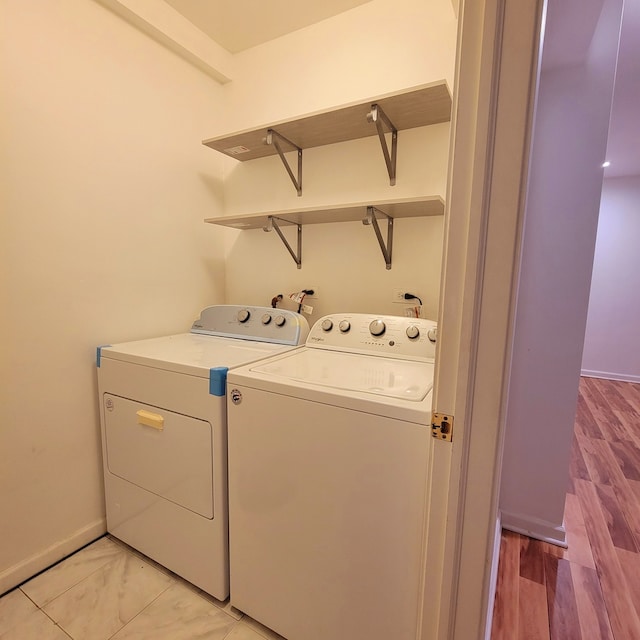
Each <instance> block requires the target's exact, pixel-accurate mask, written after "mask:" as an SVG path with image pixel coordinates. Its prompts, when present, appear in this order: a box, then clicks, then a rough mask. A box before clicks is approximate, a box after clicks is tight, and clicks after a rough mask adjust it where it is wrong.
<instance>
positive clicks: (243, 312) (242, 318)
mask: <svg viewBox="0 0 640 640" xmlns="http://www.w3.org/2000/svg"><path fill="white" fill-rule="evenodd" d="M250 317H251V312H250V311H249V309H240V311H238V322H246V321H247V320H248V319H249V318H250Z"/></svg>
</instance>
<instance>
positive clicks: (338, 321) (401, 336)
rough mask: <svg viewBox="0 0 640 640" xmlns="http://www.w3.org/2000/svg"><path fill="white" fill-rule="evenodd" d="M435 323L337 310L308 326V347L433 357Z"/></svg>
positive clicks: (418, 319) (435, 336)
mask: <svg viewBox="0 0 640 640" xmlns="http://www.w3.org/2000/svg"><path fill="white" fill-rule="evenodd" d="M437 332H438V323H437V322H434V321H432V320H425V319H423V318H405V317H403V316H385V315H372V314H367V313H336V314H332V315H330V316H324V317H323V318H320V319H319V320H318V321H317V322H316V323H315V324H314V325H313V327H312V328H311V331H310V332H309V337H308V338H307V343H306V344H307V347H318V348H322V349H332V350H338V351H347V352H353V353H369V354H374V353H375V354H378V355H382V356H388V357H391V358H408V359H416V360H418V359H425V358H426V359H432V358H435V345H436V340H437Z"/></svg>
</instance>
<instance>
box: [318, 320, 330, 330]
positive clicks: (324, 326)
mask: <svg viewBox="0 0 640 640" xmlns="http://www.w3.org/2000/svg"><path fill="white" fill-rule="evenodd" d="M320 326H321V327H322V330H323V331H331V329H333V320H331V318H327V319H326V320H323V321H322V324H321V325H320Z"/></svg>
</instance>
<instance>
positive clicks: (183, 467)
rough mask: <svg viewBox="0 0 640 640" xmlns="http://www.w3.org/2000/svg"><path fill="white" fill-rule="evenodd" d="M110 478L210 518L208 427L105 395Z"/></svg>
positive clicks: (211, 495)
mask: <svg viewBox="0 0 640 640" xmlns="http://www.w3.org/2000/svg"><path fill="white" fill-rule="evenodd" d="M103 402H104V415H105V437H106V450H107V467H108V470H109V472H110V473H112V474H113V475H116V476H118V477H120V478H122V479H123V480H126V481H128V482H131V483H133V484H135V485H136V486H138V487H140V488H142V489H145V490H146V491H150V492H151V493H153V494H155V495H157V496H160V497H161V498H165V499H166V500H170V501H171V502H174V503H176V504H178V505H180V506H182V507H184V508H185V509H189V510H190V511H193V512H195V513H197V514H199V515H201V516H204V517H205V518H209V519H211V518H213V513H214V507H213V437H212V426H211V424H210V423H209V422H207V421H206V420H198V419H196V418H191V417H189V416H185V415H182V414H179V413H173V412H172V411H167V410H166V409H160V408H158V407H153V406H149V405H145V404H141V403H139V402H135V401H133V400H129V399H127V398H122V397H120V396H114V395H111V394H107V393H105V394H104V396H103Z"/></svg>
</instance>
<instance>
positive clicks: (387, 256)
mask: <svg viewBox="0 0 640 640" xmlns="http://www.w3.org/2000/svg"><path fill="white" fill-rule="evenodd" d="M376 211H377V212H378V213H379V214H380V215H382V216H384V217H385V218H386V219H387V243H386V245H385V242H384V239H383V238H382V233H381V232H380V225H379V224H378V220H377V218H376ZM362 224H364V225H371V226H372V227H373V230H374V231H375V232H376V237H377V238H378V244H379V245H380V250H381V251H382V255H383V256H384V261H385V263H386V265H387V269H391V251H392V249H393V218H392V217H391V216H388V215H387V214H386V213H385V212H384V211H380V209H376V208H375V207H367V215H366V217H365V218H364V220H363V221H362Z"/></svg>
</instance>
